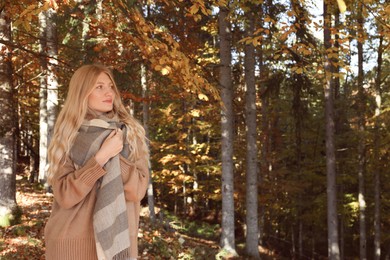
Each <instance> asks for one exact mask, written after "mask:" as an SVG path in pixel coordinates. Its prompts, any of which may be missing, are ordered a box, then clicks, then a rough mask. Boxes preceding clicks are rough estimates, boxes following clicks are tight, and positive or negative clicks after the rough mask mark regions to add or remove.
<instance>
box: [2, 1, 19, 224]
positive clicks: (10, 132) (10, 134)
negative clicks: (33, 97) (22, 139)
mask: <svg viewBox="0 0 390 260" xmlns="http://www.w3.org/2000/svg"><path fill="white" fill-rule="evenodd" d="M6 11H7V7H4V8H3V9H1V10H0V38H1V39H3V40H4V41H9V42H11V41H12V39H11V19H10V16H9V14H8V13H7V12H6ZM11 55H12V51H11V49H10V48H9V47H8V46H7V45H5V44H3V43H0V113H1V115H2V116H0V125H1V128H0V226H9V225H10V224H12V223H11V220H12V217H13V216H12V213H13V210H14V208H15V207H17V204H16V197H15V195H16V160H17V158H16V153H15V150H16V149H15V148H16V124H17V122H18V121H17V120H16V119H17V118H16V117H17V116H16V115H17V112H16V110H15V102H14V88H13V83H12V57H11Z"/></svg>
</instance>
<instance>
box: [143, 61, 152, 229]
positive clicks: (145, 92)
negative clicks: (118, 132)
mask: <svg viewBox="0 0 390 260" xmlns="http://www.w3.org/2000/svg"><path fill="white" fill-rule="evenodd" d="M141 85H142V98H144V99H145V100H144V102H143V103H142V117H143V125H144V129H145V136H146V138H148V140H149V101H148V100H147V98H148V85H147V81H146V69H145V66H144V65H141ZM148 146H149V145H148ZM149 174H150V178H149V185H148V190H147V196H148V205H149V214H150V219H151V221H152V222H153V223H154V222H155V220H156V212H155V211H154V195H153V180H152V172H151V171H150V166H149Z"/></svg>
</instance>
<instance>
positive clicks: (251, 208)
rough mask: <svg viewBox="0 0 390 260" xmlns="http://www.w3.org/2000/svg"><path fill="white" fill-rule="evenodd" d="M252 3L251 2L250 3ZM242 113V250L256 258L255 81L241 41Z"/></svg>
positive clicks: (250, 56) (250, 49)
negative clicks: (244, 180) (243, 242)
mask: <svg viewBox="0 0 390 260" xmlns="http://www.w3.org/2000/svg"><path fill="white" fill-rule="evenodd" d="M252 7H253V6H252ZM253 12H254V10H253V9H250V10H249V11H248V12H247V19H248V20H247V28H246V34H247V35H246V36H247V37H252V36H253V32H254V25H255V18H254V14H253ZM244 59H245V60H244V63H245V65H244V66H245V85H246V94H245V99H246V101H245V113H246V117H245V120H246V126H247V133H246V142H247V146H246V252H247V254H248V255H249V256H252V257H254V258H256V259H258V258H260V255H259V224H258V223H259V216H258V167H257V123H256V120H257V113H256V111H257V109H256V84H255V46H254V45H253V44H252V43H250V44H246V45H245V57H244Z"/></svg>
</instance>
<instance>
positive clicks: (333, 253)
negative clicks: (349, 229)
mask: <svg viewBox="0 0 390 260" xmlns="http://www.w3.org/2000/svg"><path fill="white" fill-rule="evenodd" d="M326 1H327V0H324V45H325V52H326V54H325V55H326V57H325V66H324V67H325V80H326V82H325V90H324V92H325V93H324V94H325V122H326V123H325V125H326V129H325V131H326V137H325V138H326V140H325V143H326V177H327V189H326V192H327V215H328V220H327V224H328V257H329V259H331V260H335V259H340V249H339V241H338V240H339V238H338V220H337V186H336V156H335V145H334V142H335V140H334V103H333V97H334V95H333V91H334V82H333V80H332V78H333V75H332V65H331V64H332V63H331V59H330V58H329V54H330V53H328V52H330V48H331V33H330V29H331V28H330V26H331V22H330V21H331V15H330V13H329V12H328V5H327V2H326Z"/></svg>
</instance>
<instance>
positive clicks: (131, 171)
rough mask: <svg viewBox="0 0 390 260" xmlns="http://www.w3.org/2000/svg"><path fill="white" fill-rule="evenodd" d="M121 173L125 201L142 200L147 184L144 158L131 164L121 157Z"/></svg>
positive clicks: (146, 162) (146, 164) (146, 167)
mask: <svg viewBox="0 0 390 260" xmlns="http://www.w3.org/2000/svg"><path fill="white" fill-rule="evenodd" d="M120 163H121V172H122V181H123V188H124V192H125V198H126V200H127V201H136V202H139V201H141V200H142V199H143V197H144V196H145V193H146V189H147V188H148V183H149V167H148V160H147V158H146V157H144V158H141V159H139V160H137V161H136V162H135V163H131V162H130V161H128V160H127V159H125V158H123V157H121V158H120Z"/></svg>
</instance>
